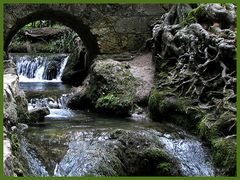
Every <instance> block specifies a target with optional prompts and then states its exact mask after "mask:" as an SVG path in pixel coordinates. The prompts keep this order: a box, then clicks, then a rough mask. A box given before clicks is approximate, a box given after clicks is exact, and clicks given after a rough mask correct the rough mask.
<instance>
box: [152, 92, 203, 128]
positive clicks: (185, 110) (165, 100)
mask: <svg viewBox="0 0 240 180" xmlns="http://www.w3.org/2000/svg"><path fill="white" fill-rule="evenodd" d="M148 107H149V113H150V116H151V118H152V119H153V120H155V121H171V122H173V123H174V124H177V125H180V126H182V127H184V128H186V129H189V130H193V129H195V126H196V125H197V123H198V121H199V119H200V117H201V112H200V111H198V109H197V108H196V107H191V102H190V100H189V99H188V98H184V97H179V96H178V95H177V94H173V93H170V91H168V90H158V89H154V90H152V92H151V94H150V97H149V101H148Z"/></svg>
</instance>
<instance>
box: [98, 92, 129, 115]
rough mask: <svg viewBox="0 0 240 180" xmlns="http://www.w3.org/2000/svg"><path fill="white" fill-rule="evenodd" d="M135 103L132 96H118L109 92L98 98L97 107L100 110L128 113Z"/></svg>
mask: <svg viewBox="0 0 240 180" xmlns="http://www.w3.org/2000/svg"><path fill="white" fill-rule="evenodd" d="M132 105H133V99H132V98H131V97H128V96H125V97H122V96H117V95H114V94H111V93H109V94H107V95H105V96H101V97H100V98H98V99H97V101H96V105H95V108H96V109H97V110H100V111H109V110H110V111H109V112H108V113H110V112H111V111H112V112H114V113H116V114H128V110H129V109H131V107H132Z"/></svg>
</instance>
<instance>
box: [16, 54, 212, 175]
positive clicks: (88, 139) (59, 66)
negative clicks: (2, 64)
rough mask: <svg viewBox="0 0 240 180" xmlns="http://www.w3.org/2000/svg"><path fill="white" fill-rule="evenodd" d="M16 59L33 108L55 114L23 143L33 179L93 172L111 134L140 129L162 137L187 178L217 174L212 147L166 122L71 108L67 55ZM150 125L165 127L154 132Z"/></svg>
mask: <svg viewBox="0 0 240 180" xmlns="http://www.w3.org/2000/svg"><path fill="white" fill-rule="evenodd" d="M13 59H14V61H15V62H16V64H17V72H18V75H19V77H20V87H21V88H22V89H23V90H24V91H25V93H26V95H27V97H28V100H29V109H32V108H41V107H47V108H48V109H49V110H50V114H49V115H48V116H46V117H45V121H44V122H39V123H38V124H35V125H32V126H29V128H28V129H27V130H26V131H25V132H24V133H25V134H24V137H23V140H22V141H21V148H22V156H23V158H24V159H25V160H26V161H27V164H28V166H29V169H30V171H31V172H30V174H31V175H33V176H71V175H73V176H82V175H86V174H88V172H89V169H91V168H92V167H93V166H94V164H95V163H96V162H98V161H99V160H101V157H98V156H96V154H94V152H96V153H97V152H98V153H99V151H98V149H100V150H102V149H104V147H105V144H106V143H108V142H110V141H111V140H110V139H109V137H108V135H106V134H109V132H111V131H112V130H114V129H116V128H121V129H130V130H133V131H136V130H139V129H140V130H141V132H142V133H144V134H148V136H149V137H150V136H151V137H152V138H155V139H158V141H159V142H160V143H161V144H162V145H163V146H164V148H165V149H166V150H167V151H168V152H169V153H170V154H172V155H173V156H174V157H175V158H176V159H178V160H179V162H180V165H181V168H182V169H181V171H182V174H183V175H186V176H215V170H214V167H213V166H212V164H211V158H210V155H209V152H208V151H207V149H206V148H205V147H204V146H203V145H202V143H201V142H200V141H198V140H197V139H196V138H194V137H193V136H190V135H188V134H187V133H186V132H184V131H182V130H179V129H176V128H175V127H170V129H171V131H169V130H167V131H166V130H164V128H166V124H162V125H160V124H157V125H156V124H154V123H153V122H149V121H141V119H142V118H143V117H142V116H139V115H137V114H135V115H133V116H132V118H130V119H135V120H129V119H123V118H110V117H100V116H99V115H96V114H93V113H87V112H80V111H72V110H69V109H68V108H67V107H66V102H67V101H68V99H69V96H71V94H68V93H69V92H68V90H69V89H67V88H68V87H67V86H65V85H63V84H62V83H61V76H62V74H63V71H64V68H65V66H66V63H67V60H68V56H67V55H44V56H32V55H13ZM152 123H153V124H152ZM149 126H151V127H158V128H160V129H157V130H156V129H154V128H150V129H149ZM162 127H164V128H163V129H161V128H162ZM174 129H175V130H174ZM165 131H166V132H165ZM172 131H176V132H173V133H172ZM171 133H172V134H171ZM173 134H179V136H178V137H175V135H173ZM182 137H184V138H182ZM105 141H106V142H105ZM107 141H108V142H107ZM96 144H98V146H99V147H98V146H96ZM84 147H86V148H85V149H84ZM103 159H104V158H103ZM96 175H98V174H96Z"/></svg>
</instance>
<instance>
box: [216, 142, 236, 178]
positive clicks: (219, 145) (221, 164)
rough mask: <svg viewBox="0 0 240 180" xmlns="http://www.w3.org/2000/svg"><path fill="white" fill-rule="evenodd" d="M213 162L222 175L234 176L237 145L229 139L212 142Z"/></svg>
mask: <svg viewBox="0 0 240 180" xmlns="http://www.w3.org/2000/svg"><path fill="white" fill-rule="evenodd" d="M212 149H213V160H214V162H215V164H216V165H217V167H218V168H220V171H221V173H222V174H223V175H228V176H236V159H237V144H236V142H235V141H234V140H232V139H230V138H218V139H216V140H214V141H212Z"/></svg>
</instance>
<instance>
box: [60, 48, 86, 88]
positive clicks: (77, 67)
mask: <svg viewBox="0 0 240 180" xmlns="http://www.w3.org/2000/svg"><path fill="white" fill-rule="evenodd" d="M79 48H80V49H79V50H76V51H75V52H74V53H72V54H71V55H70V56H69V58H68V62H67V64H66V67H65V69H64V71H63V75H62V77H61V80H62V81H63V82H64V83H67V84H71V85H74V86H78V85H80V84H81V83H82V81H83V80H84V79H85V77H86V76H87V67H86V60H85V58H86V57H85V54H86V52H85V50H84V47H79Z"/></svg>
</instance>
